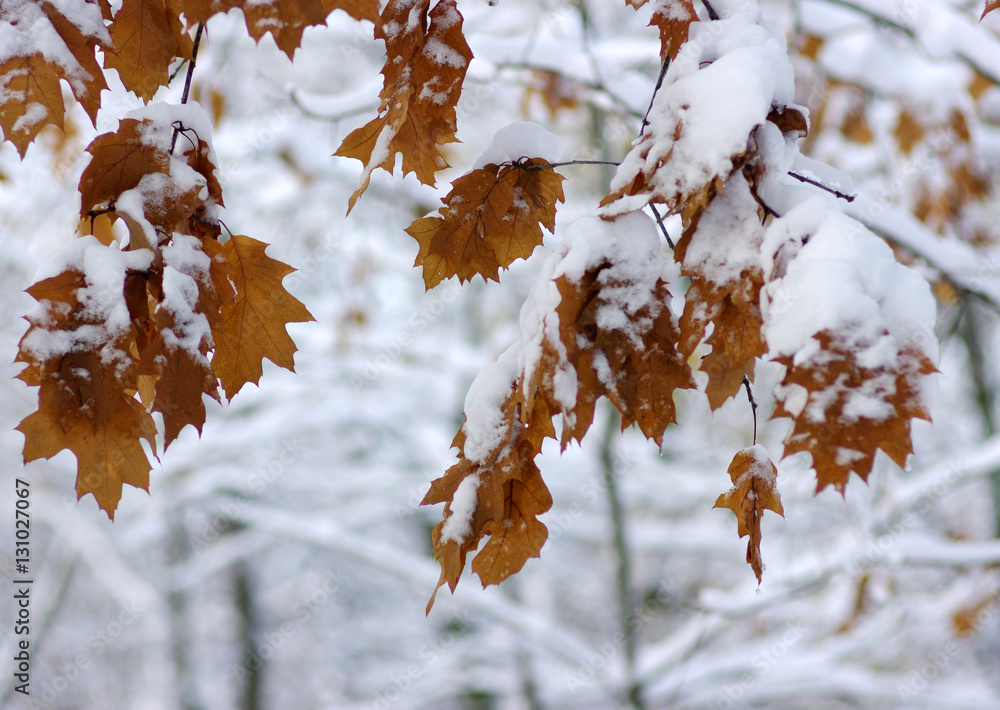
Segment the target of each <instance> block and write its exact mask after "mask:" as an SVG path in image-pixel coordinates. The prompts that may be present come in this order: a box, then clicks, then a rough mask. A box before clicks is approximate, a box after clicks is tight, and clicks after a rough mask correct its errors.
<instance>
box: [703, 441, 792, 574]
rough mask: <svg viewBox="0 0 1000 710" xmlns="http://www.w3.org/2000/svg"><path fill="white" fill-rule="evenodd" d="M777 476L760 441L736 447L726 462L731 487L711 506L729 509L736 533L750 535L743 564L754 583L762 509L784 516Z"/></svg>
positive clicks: (758, 567) (760, 569)
mask: <svg viewBox="0 0 1000 710" xmlns="http://www.w3.org/2000/svg"><path fill="white" fill-rule="evenodd" d="M777 476H778V468H777V466H775V465H774V463H772V461H771V459H770V457H768V454H767V450H766V449H765V448H764V447H763V446H761V445H760V444H755V445H754V446H751V447H749V448H746V449H742V450H740V451H737V452H736V456H734V457H733V461H732V463H730V464H729V477H730V478H731V479H732V481H733V487H732V488H730V489H729V490H728V491H726V492H725V493H723V494H722V495H720V496H719V497H718V499H717V500H716V501H715V505H714V506H712V507H713V508H729V509H730V510H732V511H733V513H735V514H736V524H737V533H738V534H739V536H740V537H743V536H745V535H749V536H750V539H749V540H748V541H747V564H749V565H750V566H751V567H752V568H753V573H754V574H755V575H756V576H757V583H758V584H760V581H761V576H762V575H763V574H764V561H763V560H762V559H761V556H760V540H761V534H760V519H761V518H762V517H763V516H764V511H765V510H770V511H772V512H775V513H777V514H778V515H780V516H782V517H784V516H785V511H784V509H783V508H782V507H781V495H780V494H779V493H778V487H777Z"/></svg>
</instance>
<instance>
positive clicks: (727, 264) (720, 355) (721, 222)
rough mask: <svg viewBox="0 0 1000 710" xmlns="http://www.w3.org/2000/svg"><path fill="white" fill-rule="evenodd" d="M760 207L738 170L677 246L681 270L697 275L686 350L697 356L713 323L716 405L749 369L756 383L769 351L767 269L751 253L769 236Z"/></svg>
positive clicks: (711, 367) (707, 365)
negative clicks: (764, 310) (763, 293)
mask: <svg viewBox="0 0 1000 710" xmlns="http://www.w3.org/2000/svg"><path fill="white" fill-rule="evenodd" d="M756 211H757V207H756V202H755V201H754V199H753V196H752V195H751V194H750V186H749V184H748V182H747V181H746V179H745V177H744V176H743V175H741V174H737V175H733V176H732V177H731V178H730V180H729V181H728V182H727V183H726V186H725V188H724V189H723V191H722V192H721V193H720V194H718V195H717V196H715V197H714V198H713V199H712V201H711V202H710V203H709V204H708V206H707V207H706V208H705V209H704V210H703V211H701V212H699V213H698V214H697V215H696V216H695V217H694V218H691V219H689V220H688V221H687V224H686V225H685V229H684V232H683V234H682V235H681V238H680V240H678V242H677V246H676V248H675V249H674V258H675V259H677V260H678V261H680V262H681V274H682V275H683V276H686V277H687V278H689V279H691V285H690V286H689V287H688V291H687V293H686V294H685V299H684V301H685V302H684V313H683V315H681V319H680V340H679V342H678V349H679V350H680V352H681V354H682V355H683V356H684V358H685V359H687V358H690V357H691V356H692V355H693V354H694V352H695V349H696V348H697V347H698V345H699V343H701V342H702V340H703V339H704V337H705V332H706V330H707V328H708V326H709V324H711V325H712V327H713V330H712V334H711V335H710V336H709V338H708V340H707V341H706V343H707V344H708V345H711V346H712V352H711V353H709V354H708V355H707V356H705V357H704V358H703V360H702V363H701V370H702V371H703V372H705V373H707V374H708V385H707V387H706V388H705V394H706V395H707V396H708V401H709V404H710V405H711V407H712V409H713V410H714V409H718V408H719V407H721V406H722V405H723V403H725V401H726V400H727V399H728V398H730V397H732V396H733V395H735V394H736V393H737V392H739V389H740V386H741V385H742V383H743V377H744V375H745V376H747V377H748V378H749V379H750V380H751V381H753V376H754V365H755V363H756V359H757V358H758V357H762V356H763V355H764V354H765V353H766V352H767V345H766V344H765V343H764V336H763V325H764V323H763V317H762V315H761V311H760V290H761V288H763V285H764V271H763V268H762V267H761V266H760V263H759V258H754V259H752V260H750V261H749V262H748V261H747V256H746V255H747V254H752V255H756V254H757V253H758V250H759V248H760V244H761V242H762V241H763V237H764V231H763V228H762V227H761V226H760V224H759V222H758V221H757V219H756ZM692 245H694V248H692ZM737 260H738V261H737ZM730 274H735V276H730Z"/></svg>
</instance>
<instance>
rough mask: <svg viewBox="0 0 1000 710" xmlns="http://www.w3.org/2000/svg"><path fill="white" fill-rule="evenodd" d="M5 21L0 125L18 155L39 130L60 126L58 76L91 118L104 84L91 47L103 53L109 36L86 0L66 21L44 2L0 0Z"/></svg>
mask: <svg viewBox="0 0 1000 710" xmlns="http://www.w3.org/2000/svg"><path fill="white" fill-rule="evenodd" d="M5 25H6V26H7V29H9V30H10V31H11V33H12V35H11V34H6V36H8V37H11V36H13V37H14V38H16V39H14V40H13V41H11V42H10V45H9V47H0V128H2V129H3V134H4V139H5V140H9V141H11V142H12V143H13V144H14V145H15V147H17V151H18V153H19V154H20V155H21V157H22V158H23V157H24V153H25V151H26V150H27V149H28V145H29V144H30V143H31V141H33V140H34V139H35V136H37V135H38V132H39V131H41V130H42V128H44V127H45V126H46V125H48V124H54V125H56V126H57V127H59V128H62V127H63V114H64V113H65V107H64V105H63V98H62V89H61V87H60V86H59V81H60V79H62V80H65V81H66V82H67V83H68V84H69V86H70V89H71V90H72V92H73V95H74V96H75V97H76V99H77V101H79V102H80V103H81V105H82V106H83V108H84V109H85V110H86V112H87V115H88V116H90V120H91V121H95V120H96V118H97V110H98V108H99V107H100V101H101V98H100V95H101V91H102V90H104V89H107V88H108V85H107V83H106V82H105V80H104V73H103V71H102V70H101V68H100V66H99V65H98V63H97V59H96V57H95V56H94V50H95V48H100V49H102V50H104V51H105V53H107V52H109V51H110V49H111V40H110V37H109V35H108V33H107V30H106V29H105V28H104V24H103V23H102V22H101V10H100V8H99V7H98V6H97V5H95V4H91V3H80V7H79V12H78V14H77V15H76V16H75V17H74V18H72V19H70V18H67V17H65V16H64V15H63V14H61V13H60V11H59V10H58V9H56V7H55V6H54V5H53V4H52V3H50V2H40V3H35V2H25V3H4V4H0V29H2V28H3V27H4V26H5Z"/></svg>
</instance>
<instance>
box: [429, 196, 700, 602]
mask: <svg viewBox="0 0 1000 710" xmlns="http://www.w3.org/2000/svg"><path fill="white" fill-rule="evenodd" d="M626 245H628V246H629V248H626ZM665 261H666V257H665V256H664V254H663V252H662V251H661V249H660V244H659V239H658V236H657V234H656V231H655V228H654V227H653V224H652V222H651V221H650V220H649V218H647V217H645V216H644V215H642V214H640V213H636V214H632V215H626V216H624V217H621V218H619V219H617V220H610V221H606V220H601V219H598V218H596V217H594V218H584V219H581V220H578V221H577V222H574V223H573V224H572V225H570V227H569V228H568V229H567V232H566V237H565V239H564V242H563V244H562V246H561V247H560V250H559V251H558V252H556V253H555V254H553V255H552V256H551V257H550V259H549V261H548V262H546V266H545V269H544V271H543V274H542V276H541V278H540V279H539V281H538V282H537V283H536V284H535V286H534V287H533V288H532V291H531V294H530V295H529V297H528V300H527V301H526V302H525V304H524V306H523V307H522V309H521V341H520V342H519V343H517V344H515V345H514V346H512V347H511V348H510V349H509V350H508V351H507V352H505V353H504V354H503V355H502V356H501V357H500V359H499V360H498V361H497V362H496V363H494V364H493V365H490V366H489V367H487V368H485V369H484V370H483V371H482V372H480V374H479V376H478V377H476V380H475V381H474V382H473V385H472V387H471V388H470V390H469V394H468V396H467V398H466V401H465V423H464V424H463V425H462V428H461V429H460V430H459V432H458V434H457V435H456V437H455V441H454V443H453V445H454V446H456V447H458V449H459V461H458V463H456V464H455V465H454V466H452V467H451V468H450V469H449V470H448V471H447V472H446V473H445V475H444V476H442V477H441V478H439V479H437V480H435V481H434V482H433V483H432V484H431V488H430V491H428V493H427V495H426V496H425V498H424V500H423V504H425V505H427V504H432V503H442V502H443V503H445V504H446V505H445V513H444V520H443V521H442V523H440V524H439V525H438V527H437V528H435V532H434V536H433V539H434V556H435V557H436V558H437V559H438V561H439V562H440V563H441V579H440V581H439V583H438V588H440V587H441V585H443V584H445V583H446V582H447V583H448V585H449V587H450V588H451V590H452V591H454V590H455V585H456V584H457V583H458V578H459V576H460V575H461V572H462V569H463V568H464V567H465V558H466V555H467V554H468V553H469V552H471V551H474V550H476V549H477V548H478V546H479V543H480V540H481V539H482V538H483V537H487V536H488V537H489V538H490V541H489V542H488V543H487V544H486V546H485V547H484V548H483V549H482V550H481V551H480V552H479V553H478V555H477V556H476V558H475V560H474V561H473V570H474V571H475V572H476V573H477V574H479V576H480V579H481V580H482V581H483V584H484V585H485V584H497V583H499V582H501V581H502V580H504V579H506V578H507V577H509V576H510V575H512V574H514V573H515V572H517V571H518V570H519V569H521V567H522V566H523V565H524V563H525V561H526V560H527V559H528V558H530V557H536V556H538V554H539V551H540V550H541V546H542V544H543V543H544V542H545V539H546V536H547V533H546V531H545V526H544V525H542V524H541V523H539V522H538V521H537V520H536V516H537V515H540V514H541V513H544V512H545V511H546V510H548V508H549V506H550V505H551V504H552V499H551V496H550V495H549V493H548V490H547V489H546V488H545V484H544V483H543V482H542V479H541V476H540V474H539V472H538V469H537V467H536V466H535V463H534V459H535V456H537V455H538V453H539V452H540V451H541V447H542V442H543V441H544V440H545V439H546V438H552V439H554V438H556V430H555V427H554V425H553V422H552V419H553V418H554V417H556V416H557V415H562V444H563V448H565V447H566V445H567V444H568V443H569V441H570V440H573V439H575V440H577V441H579V440H581V439H583V437H584V435H585V434H586V432H587V430H588V429H589V428H590V424H591V423H592V421H593V418H594V406H595V403H596V401H597V399H598V398H599V397H601V396H606V397H608V399H610V400H611V402H612V403H613V404H614V405H615V407H617V408H618V410H619V411H620V412H621V414H622V426H623V428H624V427H627V426H631V425H632V424H638V425H639V428H640V429H641V430H642V432H643V433H644V434H645V435H646V436H647V437H649V438H651V439H653V440H654V441H656V442H657V443H658V444H659V443H661V442H662V437H663V432H664V430H665V429H666V427H667V426H668V425H670V424H672V423H673V422H674V421H675V416H676V411H675V406H674V401H673V396H674V390H675V389H683V388H691V387H694V382H693V380H692V378H691V368H690V367H689V366H688V364H687V363H686V362H685V361H684V358H683V357H682V356H681V355H680V354H679V353H678V352H677V348H676V342H677V338H678V333H677V328H676V325H675V323H674V318H673V315H672V314H671V312H670V308H669V306H668V299H669V293H667V289H666V284H665V283H664V282H663V280H662V278H661V274H662V272H663V267H664V263H665ZM470 477H474V479H473V480H474V481H475V488H474V490H475V496H476V497H475V505H474V506H473V505H469V504H468V502H467V501H466V494H467V493H468V492H469V489H468V488H464V489H462V491H461V493H460V487H462V486H463V481H466V480H469V479H470ZM466 485H468V484H466ZM453 515H461V516H462V517H461V518H460V519H459V521H458V522H455V521H453V519H452V516H453ZM459 531H461V534H459ZM458 538H460V539H458ZM436 593H437V590H435V594H436ZM433 603H434V597H433V596H432V597H431V601H430V603H429V604H428V610H430V607H431V605H432V604H433Z"/></svg>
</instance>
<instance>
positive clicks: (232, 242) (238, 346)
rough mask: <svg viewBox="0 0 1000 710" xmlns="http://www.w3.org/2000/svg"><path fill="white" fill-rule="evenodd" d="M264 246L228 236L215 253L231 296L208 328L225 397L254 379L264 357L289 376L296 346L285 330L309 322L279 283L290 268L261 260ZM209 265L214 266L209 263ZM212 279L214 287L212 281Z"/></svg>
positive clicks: (268, 259) (306, 313)
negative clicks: (224, 266) (232, 291)
mask: <svg viewBox="0 0 1000 710" xmlns="http://www.w3.org/2000/svg"><path fill="white" fill-rule="evenodd" d="M266 247H267V244H265V243H264V242H260V241H257V240H256V239H251V238H250V237H246V236H243V235H240V234H234V235H233V236H232V237H231V238H230V239H229V241H228V242H226V243H225V244H224V245H223V246H222V250H221V253H222V255H223V256H224V257H225V259H226V261H227V262H228V267H229V278H230V279H231V280H232V284H233V288H234V289H235V297H234V298H233V300H232V301H226V300H223V302H222V306H221V308H222V316H221V321H220V323H219V325H218V326H217V327H213V328H212V336H213V338H214V339H215V356H214V357H213V358H212V370H213V372H214V373H215V375H216V376H217V377H218V378H219V382H220V383H221V384H222V388H223V390H225V392H226V397H228V398H229V399H232V397H233V395H234V394H236V393H237V392H239V391H240V389H241V388H242V387H243V385H245V384H246V383H247V382H253V383H254V384H257V383H258V382H259V381H260V377H261V375H262V374H263V373H264V370H263V367H262V363H263V360H264V358H267V359H268V360H270V361H271V362H273V363H274V364H276V365H278V366H279V367H283V368H285V369H286V370H292V371H293V372H294V371H295V357H294V355H295V351H296V349H297V348H296V347H295V343H294V342H292V339H291V337H289V335H288V332H287V331H286V330H285V326H286V325H287V324H288V323H302V322H306V321H311V320H315V319H314V318H313V317H312V315H311V314H310V313H309V311H308V310H306V307H305V306H303V305H302V303H300V302H299V301H298V300H297V299H296V298H294V297H293V296H292V295H291V294H289V293H288V291H286V290H285V287H284V286H282V285H281V282H282V280H283V279H284V278H285V276H287V275H288V274H290V273H292V272H293V271H294V269H293V268H292V267H290V266H288V265H287V264H284V263H282V262H280V261H277V260H276V259H272V258H271V257H269V256H267V255H266V254H265V253H264V250H265V249H266ZM212 263H213V269H215V268H217V267H216V266H215V259H213V262H212ZM213 280H215V282H216V284H218V279H217V278H216V279H213Z"/></svg>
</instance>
